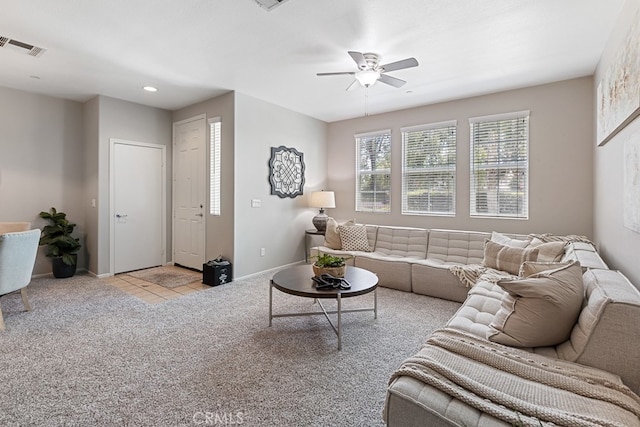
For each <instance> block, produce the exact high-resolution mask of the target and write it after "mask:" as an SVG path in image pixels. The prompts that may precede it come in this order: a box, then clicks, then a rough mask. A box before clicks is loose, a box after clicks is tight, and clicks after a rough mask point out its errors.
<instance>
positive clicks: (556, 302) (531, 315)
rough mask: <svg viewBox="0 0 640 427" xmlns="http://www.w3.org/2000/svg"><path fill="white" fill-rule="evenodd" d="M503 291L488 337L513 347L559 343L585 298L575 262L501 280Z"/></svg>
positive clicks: (574, 322)
mask: <svg viewBox="0 0 640 427" xmlns="http://www.w3.org/2000/svg"><path fill="white" fill-rule="evenodd" d="M498 285H499V286H500V287H501V288H503V289H504V290H505V291H506V293H505V294H504V295H503V297H502V304H501V307H500V310H499V311H498V312H497V313H496V316H495V318H494V319H493V321H492V322H491V324H490V325H489V331H488V332H487V338H488V339H489V340H490V341H494V342H498V343H501V344H505V345H510V346H513V347H542V346H551V345H556V344H560V343H562V342H564V341H566V340H567V339H569V336H570V334H571V330H572V329H573V327H574V325H575V324H576V321H577V320H578V316H579V314H580V310H581V308H582V302H583V299H584V285H583V283H582V267H580V263H578V262H574V263H571V264H568V265H565V266H562V267H560V268H556V269H554V270H547V271H542V272H539V273H535V274H532V275H531V276H529V277H526V278H523V279H518V280H500V281H498Z"/></svg>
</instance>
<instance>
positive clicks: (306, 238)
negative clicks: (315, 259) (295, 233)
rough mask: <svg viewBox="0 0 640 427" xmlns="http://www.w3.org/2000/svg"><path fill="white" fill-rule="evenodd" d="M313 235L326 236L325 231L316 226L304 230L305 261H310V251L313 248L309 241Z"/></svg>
mask: <svg viewBox="0 0 640 427" xmlns="http://www.w3.org/2000/svg"><path fill="white" fill-rule="evenodd" d="M313 236H324V231H318V230H316V229H315V228H309V229H307V230H304V262H309V251H310V250H311V245H310V244H309V242H310V241H311V239H312V238H313Z"/></svg>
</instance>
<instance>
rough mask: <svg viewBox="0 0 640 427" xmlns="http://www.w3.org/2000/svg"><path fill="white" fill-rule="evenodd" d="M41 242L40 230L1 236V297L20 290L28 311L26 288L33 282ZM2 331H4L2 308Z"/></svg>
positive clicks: (0, 317) (29, 308) (0, 327)
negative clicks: (32, 277)
mask: <svg viewBox="0 0 640 427" xmlns="http://www.w3.org/2000/svg"><path fill="white" fill-rule="evenodd" d="M39 241H40V230H39V229H35V230H29V231H19V232H13V233H5V234H0V295H5V294H8V293H10V292H14V291H17V290H20V294H21V296H22V302H23V303H24V306H25V308H26V309H27V311H31V306H30V305H29V299H28V298H27V292H26V286H27V285H28V284H29V283H30V282H31V275H32V274H33V266H34V265H35V262H36V254H37V252H38V243H39ZM0 330H4V319H3V317H2V308H1V306H0Z"/></svg>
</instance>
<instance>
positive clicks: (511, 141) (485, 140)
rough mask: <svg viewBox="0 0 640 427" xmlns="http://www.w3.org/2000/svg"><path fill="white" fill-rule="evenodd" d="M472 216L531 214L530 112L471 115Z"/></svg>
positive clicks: (525, 217)
mask: <svg viewBox="0 0 640 427" xmlns="http://www.w3.org/2000/svg"><path fill="white" fill-rule="evenodd" d="M469 124H470V125H471V191H470V195H471V199H470V208H471V216H476V217H480V216H481V217H499V218H521V219H527V218H528V217H529V112H528V111H522V112H518V113H510V114H502V115H496V116H490V117H479V118H473V119H469Z"/></svg>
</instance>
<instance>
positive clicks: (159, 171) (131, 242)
mask: <svg viewBox="0 0 640 427" xmlns="http://www.w3.org/2000/svg"><path fill="white" fill-rule="evenodd" d="M164 163H165V151H164V148H162V147H161V146H157V145H149V144H144V145H137V144H136V143H128V142H124V141H122V142H118V141H114V142H113V145H112V169H111V172H112V183H113V189H112V194H113V199H112V200H113V202H112V208H113V210H112V212H113V218H112V221H113V222H112V224H113V259H114V273H115V274H117V273H122V272H125V271H131V270H139V269H142V268H148V267H154V266H157V265H162V264H163V255H164V251H165V248H164V245H165V242H164V240H165V239H164V216H165V215H164V209H165V207H164V204H165V198H164V191H165V184H164V180H165V174H164Z"/></svg>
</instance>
